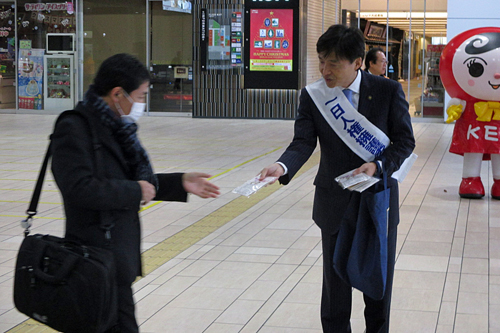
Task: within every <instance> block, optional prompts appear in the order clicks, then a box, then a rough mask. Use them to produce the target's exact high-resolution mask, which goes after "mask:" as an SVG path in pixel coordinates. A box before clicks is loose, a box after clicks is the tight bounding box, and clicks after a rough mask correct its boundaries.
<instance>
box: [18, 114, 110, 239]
mask: <svg viewBox="0 0 500 333" xmlns="http://www.w3.org/2000/svg"><path fill="white" fill-rule="evenodd" d="M71 114H75V115H78V116H80V117H83V118H85V120H86V121H87V123H88V125H89V128H90V132H91V137H92V147H93V149H94V152H95V167H96V170H97V172H96V173H97V175H96V176H97V178H102V176H103V175H102V172H103V170H104V169H103V167H104V166H103V162H102V161H103V156H102V150H101V147H102V145H101V143H100V141H99V136H98V133H97V131H96V128H95V126H92V123H91V120H90V119H89V118H88V115H87V114H86V113H85V112H83V110H82V107H81V105H80V104H79V105H77V107H76V108H75V110H67V111H64V112H63V113H61V115H59V117H58V118H57V120H56V125H57V123H58V122H59V121H60V120H61V119H62V118H64V117H66V116H68V115H71ZM49 139H50V140H52V135H50V137H49ZM51 156H52V141H51V142H50V143H49V146H48V147H47V152H46V153H45V157H44V159H43V163H42V167H41V168H40V173H39V174H38V179H37V181H36V184H35V189H34V191H33V195H32V196H31V201H30V205H29V207H28V210H27V211H26V214H28V216H27V217H26V219H24V220H22V221H21V227H23V228H24V229H25V230H24V236H27V235H29V233H30V231H29V228H30V227H31V225H32V221H33V217H34V216H35V215H36V214H37V207H38V202H39V201H40V194H41V192H42V187H43V182H44V180H45V174H46V173H47V167H48V164H49V160H50V157H51ZM100 225H101V228H102V229H103V230H104V231H105V234H106V241H107V243H108V244H109V242H110V241H111V228H113V226H114V224H113V223H108V222H104V219H103V218H101V223H100Z"/></svg>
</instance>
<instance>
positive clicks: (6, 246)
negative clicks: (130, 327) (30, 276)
mask: <svg viewBox="0 0 500 333" xmlns="http://www.w3.org/2000/svg"><path fill="white" fill-rule="evenodd" d="M54 119H55V117H54V116H41V115H6V114H0V133H1V134H0V249H1V251H0V331H1V332H5V331H10V332H27V331H28V330H29V332H42V331H45V329H44V327H43V326H40V325H38V324H36V323H35V322H33V321H26V319H27V317H26V316H24V315H22V314H20V313H19V312H17V310H16V309H15V308H14V305H13V302H12V284H13V282H12V279H13V268H14V264H15V257H16V253H17V249H18V247H19V244H20V242H21V241H22V229H21V227H20V226H19V221H20V219H21V218H23V217H24V211H25V210H26V208H27V205H28V201H29V200H30V197H31V191H32V188H33V185H34V180H35V179H36V176H37V173H38V169H39V166H40V163H41V160H42V157H43V153H44V151H45V148H46V145H47V136H48V135H49V134H50V132H51V129H52V124H53V122H54ZM414 130H415V136H416V138H417V148H416V153H417V154H418V155H419V159H418V160H417V162H416V163H415V165H414V167H413V169H412V170H411V172H410V174H409V175H408V177H407V179H406V180H405V181H404V183H403V184H402V185H401V187H400V192H401V193H400V202H401V210H400V213H401V223H400V226H399V235H398V237H399V238H398V252H397V262H396V274H395V282H394V292H393V302H392V317H391V332H398V333H399V332H402V333H408V332H439V333H447V332H457V333H459V332H467V333H470V332H473V333H476V332H500V202H498V201H494V200H491V198H490V197H489V196H488V195H489V188H490V187H491V183H492V180H491V170H490V166H489V164H488V163H486V162H484V163H483V169H482V176H483V182H484V184H485V188H486V190H487V196H486V197H485V198H483V199H482V200H461V199H460V198H459V197H458V194H457V192H458V184H459V181H460V178H461V170H462V158H461V157H460V156H455V155H452V154H450V153H448V152H447V150H448V146H449V143H450V139H451V133H452V130H453V125H446V124H441V123H435V122H434V123H428V122H422V121H419V122H415V123H414ZM292 132H293V122H292V121H268V120H226V119H210V120H209V119H191V118H182V117H180V118H170V117H149V118H144V119H141V128H140V137H141V139H142V141H143V144H144V145H145V147H146V149H147V150H148V152H149V154H150V155H151V157H152V160H153V162H154V167H155V170H156V171H158V172H177V171H195V170H197V171H204V172H208V173H211V174H212V175H214V176H215V177H214V179H213V181H214V182H215V183H216V184H218V185H219V186H220V187H221V189H222V195H221V197H220V198H218V199H214V200H202V199H199V198H196V197H192V198H190V202H189V203H187V204H182V203H166V202H165V203H159V204H155V205H150V206H148V207H147V208H146V209H145V210H144V211H143V212H142V213H141V215H142V222H143V250H144V257H145V260H144V261H145V268H146V272H148V274H147V275H146V276H145V277H143V278H142V279H140V280H138V281H137V282H136V283H135V285H134V290H135V299H136V302H137V318H138V320H139V322H140V328H141V332H144V333H150V332H151V333H152V332H182V333H184V332H195V333H196V332H216V333H220V332H263V333H268V332H272V333H275V332H277V333H280V332H294V333H295V332H296V333H299V332H300V333H305V332H320V331H321V324H320V320H319V301H320V292H321V277H322V273H321V270H322V267H321V265H322V263H321V259H320V257H321V244H320V242H321V240H320V232H319V229H318V228H317V227H316V226H315V225H314V223H313V222H312V220H311V207H312V198H313V190H314V186H313V185H312V180H313V177H314V175H315V173H316V170H317V157H315V158H312V159H311V161H310V163H309V164H308V165H307V167H305V168H304V171H303V173H302V174H301V175H300V176H298V177H297V178H296V179H294V180H293V181H292V183H291V184H290V185H288V186H284V187H283V186H279V185H276V186H270V187H268V188H265V189H263V190H261V191H260V192H258V193H257V194H255V195H254V196H252V197H250V198H246V197H238V196H237V195H235V194H233V193H231V190H232V189H233V188H235V187H236V186H238V185H240V184H242V183H243V182H244V181H246V180H248V179H250V178H251V177H253V176H254V175H255V174H256V173H258V171H260V169H261V168H262V167H264V166H266V165H268V164H269V163H271V162H273V161H274V160H275V159H276V158H277V157H278V156H279V155H280V153H281V152H282V151H283V150H284V149H285V148H286V146H287V144H288V143H289V141H290V140H291V138H292V134H293V133H292ZM38 216H39V217H40V218H38V219H36V220H35V223H34V228H33V232H38V233H51V234H55V235H62V232H63V229H64V226H63V223H64V220H63V213H62V209H61V199H60V196H59V193H58V192H57V188H56V186H55V184H54V182H53V181H52V177H51V175H50V174H49V175H48V177H47V180H46V183H45V188H44V192H43V195H42V198H41V204H40V206H39V215H38ZM182 244H184V245H182ZM186 244H187V245H186ZM353 296H354V302H353V303H354V305H353V314H352V326H353V332H355V333H358V332H363V330H364V325H363V314H362V311H363V301H362V297H361V294H360V293H359V292H358V291H354V292H353ZM47 331H48V330H47Z"/></svg>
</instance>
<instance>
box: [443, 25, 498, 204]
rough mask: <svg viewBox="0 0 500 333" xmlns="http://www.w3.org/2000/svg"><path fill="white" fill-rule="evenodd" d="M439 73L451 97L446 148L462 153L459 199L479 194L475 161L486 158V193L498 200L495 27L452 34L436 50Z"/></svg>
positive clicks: (480, 186)
mask: <svg viewBox="0 0 500 333" xmlns="http://www.w3.org/2000/svg"><path fill="white" fill-rule="evenodd" d="M439 72H440V75H441V80H442V82H443V85H444V87H445V89H446V91H447V92H448V94H449V95H450V97H452V99H451V100H450V102H449V103H448V107H447V110H446V112H447V114H448V119H447V120H446V122H447V123H451V122H452V121H454V120H456V121H457V122H456V124H455V129H454V131H453V139H452V142H451V146H450V152H451V153H455V154H460V155H463V157H464V160H463V173H462V182H461V184H460V188H459V191H458V192H459V194H460V197H462V198H471V199H478V198H482V197H483V196H484V187H483V183H482V181H481V177H480V173H481V162H482V161H483V160H490V159H491V166H492V171H493V172H492V173H493V186H492V188H491V196H492V197H493V198H494V199H497V200H500V89H499V88H500V27H489V28H477V29H472V30H468V31H465V32H462V33H461V34H459V35H457V36H456V37H454V38H453V39H452V40H451V41H450V42H449V43H448V45H447V46H446V47H445V48H444V50H443V53H442V54H441V59H440V64H439Z"/></svg>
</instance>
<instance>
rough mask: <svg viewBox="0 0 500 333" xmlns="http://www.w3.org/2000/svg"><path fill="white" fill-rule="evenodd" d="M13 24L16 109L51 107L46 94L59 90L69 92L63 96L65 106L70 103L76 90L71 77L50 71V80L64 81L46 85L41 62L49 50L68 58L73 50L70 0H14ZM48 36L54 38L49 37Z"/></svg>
mask: <svg viewBox="0 0 500 333" xmlns="http://www.w3.org/2000/svg"><path fill="white" fill-rule="evenodd" d="M15 25H16V29H17V50H18V54H17V60H18V73H17V87H18V107H19V109H28V110H29V109H34V110H44V109H52V107H51V108H47V107H46V104H47V98H49V97H50V96H49V95H54V96H55V95H58V94H60V95H61V96H62V95H63V91H64V95H66V96H68V97H67V98H65V99H69V102H68V106H70V107H72V105H73V103H74V91H75V90H74V89H75V87H74V83H73V81H72V80H69V79H68V80H66V78H62V77H60V76H59V75H56V76H54V75H52V76H51V77H50V79H51V82H52V81H54V82H57V83H58V82H63V84H61V85H57V84H51V85H48V84H47V79H48V75H49V72H48V71H47V68H46V67H47V66H46V64H44V62H45V61H46V59H47V57H48V56H49V55H50V54H54V53H64V54H65V55H66V56H67V57H71V58H72V57H74V56H75V54H76V53H75V40H76V37H75V33H76V15H75V8H74V4H73V2H67V1H64V2H62V1H59V2H57V1H53V2H50V3H48V2H47V3H46V2H40V3H33V2H30V1H21V0H20V1H17V17H16V18H15ZM49 36H52V37H53V38H49ZM62 36H64V37H62ZM47 41H49V43H47ZM65 72H67V73H72V72H73V68H69V67H68V68H65ZM52 74H54V73H52ZM44 82H45V85H44ZM44 86H45V88H46V89H44ZM62 86H64V88H63V87H62ZM64 106H65V105H62V104H60V103H56V104H55V105H54V107H53V108H54V109H59V108H60V107H61V109H62V108H64Z"/></svg>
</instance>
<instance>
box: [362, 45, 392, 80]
mask: <svg viewBox="0 0 500 333" xmlns="http://www.w3.org/2000/svg"><path fill="white" fill-rule="evenodd" d="M386 68H387V59H386V58H385V53H384V50H382V49H381V48H380V47H374V48H372V49H370V51H368V52H366V56H365V71H366V72H367V73H370V74H373V75H378V76H383V77H385V78H388V77H387V76H385V71H386Z"/></svg>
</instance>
